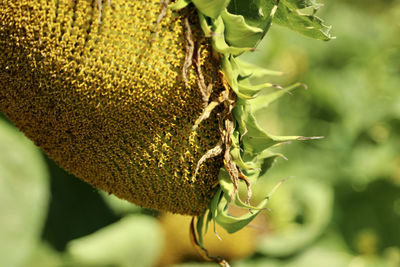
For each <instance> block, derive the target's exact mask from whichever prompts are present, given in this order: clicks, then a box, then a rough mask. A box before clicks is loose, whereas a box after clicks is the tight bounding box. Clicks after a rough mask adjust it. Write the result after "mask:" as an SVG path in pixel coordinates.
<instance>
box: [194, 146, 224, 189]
mask: <svg viewBox="0 0 400 267" xmlns="http://www.w3.org/2000/svg"><path fill="white" fill-rule="evenodd" d="M222 146H223V141H222V140H220V141H219V142H218V144H217V145H216V146H215V147H213V148H211V149H210V150H208V151H207V152H206V153H205V154H204V155H203V156H202V157H201V158H200V159H199V161H198V162H197V166H196V170H195V171H194V174H193V176H192V182H194V180H195V179H196V176H197V173H198V172H199V169H200V165H201V164H203V163H204V162H205V161H206V160H208V159H211V158H213V157H216V156H218V155H220V154H221V153H222V151H223V149H222Z"/></svg>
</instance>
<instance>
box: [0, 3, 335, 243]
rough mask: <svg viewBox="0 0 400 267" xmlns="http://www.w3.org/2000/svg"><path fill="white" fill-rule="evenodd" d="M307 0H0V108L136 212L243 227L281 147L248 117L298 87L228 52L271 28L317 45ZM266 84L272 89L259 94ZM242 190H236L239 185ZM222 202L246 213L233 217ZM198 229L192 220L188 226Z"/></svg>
mask: <svg viewBox="0 0 400 267" xmlns="http://www.w3.org/2000/svg"><path fill="white" fill-rule="evenodd" d="M320 6H321V5H320V4H318V3H317V2H316V1H314V0H281V1H279V0H177V1H168V0H164V1H159V0H135V1H127V0H111V1H110V0H108V1H102V0H91V1H89V0H62V1H60V0H20V1H14V0H3V1H1V2H0V110H1V111H2V112H3V113H4V114H5V115H6V116H7V117H8V118H10V120H12V121H13V122H14V123H15V125H16V126H17V127H18V128H19V129H20V130H21V131H23V132H24V133H25V135H26V136H28V137H29V138H30V139H32V140H33V141H34V142H35V143H36V145H38V146H39V147H41V149H42V150H43V151H44V152H45V153H47V154H48V155H49V156H50V157H51V158H53V159H54V160H55V161H56V162H57V163H58V164H59V165H60V166H62V167H63V168H65V169H66V170H68V171H69V172H71V173H73V174H74V175H76V176H77V177H79V178H81V179H83V180H84V181H86V182H88V183H89V184H91V185H93V186H95V187H97V188H100V189H102V190H104V191H106V192H109V193H111V194H114V195H116V196H118V197H120V198H123V199H126V200H129V201H130V202H132V203H135V204H138V205H140V206H142V207H146V208H151V209H156V210H160V211H169V212H173V213H180V214H186V215H193V216H196V218H197V220H196V221H195V223H194V222H193V224H192V231H193V233H194V235H195V236H196V242H195V243H197V244H198V245H199V246H200V247H203V244H202V235H203V233H204V232H205V231H206V230H207V228H208V224H209V222H210V221H215V222H216V223H218V224H219V225H221V226H222V227H223V228H225V229H226V230H227V231H228V232H235V231H237V230H239V229H241V228H242V227H244V226H245V225H247V224H248V223H249V222H250V221H251V220H252V219H253V218H254V217H255V216H256V215H257V213H258V211H259V210H262V209H264V208H265V205H266V203H267V202H268V199H269V192H266V194H265V195H266V196H265V199H264V200H263V201H261V202H260V203H259V204H258V205H256V206H253V205H251V204H250V201H249V200H250V197H251V185H252V184H254V183H255V182H256V181H257V179H259V178H260V177H261V176H262V175H264V173H265V172H266V171H267V170H268V168H270V166H271V165H272V163H273V162H274V160H275V159H276V158H277V157H279V156H280V155H279V154H277V153H275V152H273V151H272V150H271V148H272V147H274V146H276V145H278V144H280V143H281V142H286V141H289V140H302V139H307V138H305V137H299V136H274V135H271V134H269V133H267V132H266V131H265V130H263V129H261V127H260V126H259V125H258V123H257V120H256V118H255V116H254V113H255V112H256V111H257V110H259V109H262V108H265V107H267V106H268V105H269V104H270V103H271V102H272V101H274V100H275V99H277V98H278V97H280V96H281V95H283V94H285V93H286V92H288V91H289V90H291V89H293V88H295V87H296V86H298V85H293V86H292V87H289V88H285V89H283V88H281V87H279V86H278V85H275V84H271V83H264V84H253V83H252V82H251V81H250V79H251V78H253V77H260V76H263V75H270V74H275V72H272V71H269V70H265V69H261V68H258V67H256V66H253V65H250V64H248V63H246V62H243V61H241V60H240V59H238V56H239V55H241V54H242V53H244V52H250V51H255V48H256V46H257V44H258V43H259V42H260V41H261V39H262V38H263V37H264V36H265V34H266V33H267V31H268V29H269V28H270V26H271V25H272V24H279V25H282V26H285V27H288V28H290V29H292V30H294V31H296V32H298V33H300V34H303V35H305V36H308V37H311V38H315V39H320V40H329V39H331V36H330V34H329V30H330V27H327V26H325V25H324V24H323V22H322V20H321V19H319V18H318V17H317V16H315V13H316V11H317V10H318V9H319V8H320ZM269 87H276V90H275V91H273V92H271V93H269V94H262V95H260V96H259V93H260V92H261V91H262V90H263V89H265V88H269ZM240 183H243V184H244V185H246V187H247V198H245V199H242V198H240V197H239V190H238V188H239V184H240ZM228 205H235V206H238V207H242V208H244V209H245V210H248V213H247V214H245V215H243V216H241V217H234V216H231V215H230V214H229V213H228ZM195 224H196V225H195Z"/></svg>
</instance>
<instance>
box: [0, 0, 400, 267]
mask: <svg viewBox="0 0 400 267" xmlns="http://www.w3.org/2000/svg"><path fill="white" fill-rule="evenodd" d="M319 15H320V17H322V18H324V20H325V21H326V23H327V24H331V25H333V26H334V27H333V35H335V36H336V37H337V39H336V40H332V41H330V42H320V41H315V40H311V39H308V38H305V37H302V36H299V35H297V34H295V33H292V32H290V31H289V30H286V29H284V28H281V27H279V26H275V27H272V29H271V31H270V33H269V34H268V35H267V37H266V38H265V40H264V41H263V42H262V44H261V45H260V46H259V49H258V50H257V51H256V52H255V53H252V54H248V55H243V57H244V58H245V59H246V60H247V61H249V62H252V63H254V64H257V65H260V66H263V67H266V68H269V69H274V70H280V71H284V72H286V74H285V75H283V76H281V77H266V78H265V79H266V80H268V81H273V82H276V83H278V84H281V85H283V86H285V85H289V84H292V83H294V82H296V81H301V82H304V83H305V84H307V86H308V90H305V89H297V90H296V91H294V93H293V95H287V96H285V97H283V98H281V99H280V100H279V101H277V102H276V103H274V104H273V105H272V106H271V107H269V108H268V109H267V110H264V111H262V112H260V114H257V116H258V117H259V119H260V120H261V121H262V125H263V127H265V128H266V129H268V130H269V132H272V133H274V134H287V135H304V136H321V135H322V136H325V138H324V139H322V140H314V141H305V142H297V143H292V144H290V145H285V146H282V147H281V148H279V150H280V151H282V152H283V153H284V154H285V156H286V157H287V158H288V159H289V160H288V161H285V160H278V161H277V163H276V164H275V166H274V167H273V168H272V170H271V171H270V172H268V173H267V174H266V176H265V179H263V180H262V181H261V182H260V184H259V185H257V187H256V188H255V189H254V190H255V191H256V192H255V193H257V189H260V188H266V187H270V188H272V187H273V186H274V185H275V184H276V183H277V182H278V181H279V180H280V179H282V178H284V177H291V176H294V178H293V179H289V180H288V181H287V182H285V183H284V184H283V185H282V186H281V187H280V188H279V190H278V191H277V193H276V194H275V195H274V197H273V199H272V201H271V203H270V206H269V207H270V209H271V210H270V211H266V212H265V213H264V214H262V215H261V216H260V217H261V218H260V219H259V220H258V221H256V222H254V223H253V225H251V226H250V227H248V228H249V229H250V230H248V231H247V232H245V233H244V234H242V235H239V236H235V237H234V238H233V239H232V240H227V241H229V245H223V244H225V243H218V242H214V241H209V242H210V247H211V248H212V247H213V246H214V247H215V248H216V249H215V251H217V252H218V253H220V254H221V255H223V256H225V257H227V258H228V259H231V263H232V265H233V266H238V267H247V266H260V267H261V266H262V267H264V266H266V267H269V266H271V267H280V266H283V267H286V266H287V267H289V266H290V267H295V266H299V267H303V266H304V267H313V266H324V267H326V266H328V267H329V266H332V267H341V266H349V267H364V266H368V267H369V266H388V267H396V266H400V1H398V0H368V1H367V0H352V1H347V0H340V1H329V2H328V1H325V7H324V8H322V13H320V14H319ZM0 191H1V192H0V213H1V219H0V240H1V242H0V266H5V267H6V266H7V267H14V266H15V267H17V266H21V267H35V266H41V267H42V266H44V267H46V266H48V267H52V266H102V267H103V266H116V267H119V266H121V267H125V266H126V267H128V266H138V267H147V266H149V267H150V266H169V265H173V266H215V265H214V264H210V263H202V262H201V261H200V260H199V259H198V258H197V257H196V254H195V253H194V252H193V250H192V249H191V248H188V246H189V245H190V244H189V241H188V240H186V237H187V235H186V233H185V234H181V232H182V231H186V228H187V227H188V226H187V223H188V222H187V219H185V218H181V217H179V216H175V217H174V216H171V215H161V214H158V213H156V212H153V211H149V210H145V209H141V208H139V207H136V206H133V205H130V204H129V203H126V202H124V201H120V200H118V199H115V198H113V197H111V196H107V195H106V194H103V193H102V192H99V191H98V190H96V189H94V188H92V187H90V186H88V185H86V184H85V183H83V182H81V181H80V180H78V179H76V178H74V177H72V176H71V175H69V174H67V173H66V172H65V171H63V170H62V169H60V168H59V167H57V166H56V165H55V164H54V163H53V162H52V161H51V160H50V159H48V158H47V157H46V156H45V155H43V154H42V153H41V152H40V151H39V150H38V149H37V148H36V147H35V146H34V145H33V144H32V143H31V142H30V141H28V140H26V138H25V137H24V136H23V135H22V134H21V133H20V132H18V130H16V129H15V128H14V127H13V126H12V125H11V123H9V122H8V121H7V119H6V118H5V117H4V116H1V115H0ZM181 223H182V225H183V226H181V225H180V224H181ZM182 229H184V230H182ZM251 229H253V230H251ZM174 238H175V239H174ZM211 238H212V237H211ZM235 238H236V239H235ZM184 239H185V240H184ZM227 239H228V237H227ZM223 247H225V250H224V248H223ZM218 249H219V250H218ZM211 251H212V249H211Z"/></svg>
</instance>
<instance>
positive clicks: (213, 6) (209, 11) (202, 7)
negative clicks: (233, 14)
mask: <svg viewBox="0 0 400 267" xmlns="http://www.w3.org/2000/svg"><path fill="white" fill-rule="evenodd" d="M192 2H193V4H194V5H195V6H196V8H197V9H198V10H199V11H200V12H201V13H203V14H204V15H206V16H208V17H210V18H213V19H215V18H217V17H218V16H219V15H220V14H221V13H222V11H223V10H224V9H225V8H226V7H227V6H228V4H229V2H230V0H192Z"/></svg>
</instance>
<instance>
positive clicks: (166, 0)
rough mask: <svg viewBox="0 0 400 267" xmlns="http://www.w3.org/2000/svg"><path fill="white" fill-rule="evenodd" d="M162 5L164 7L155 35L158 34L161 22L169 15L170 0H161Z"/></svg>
mask: <svg viewBox="0 0 400 267" xmlns="http://www.w3.org/2000/svg"><path fill="white" fill-rule="evenodd" d="M160 3H161V6H162V9H161V12H160V15H158V18H157V24H156V29H155V30H154V31H153V32H154V33H156V32H158V30H159V28H160V24H161V21H162V20H163V18H164V17H165V15H167V11H168V4H169V0H161V1H160Z"/></svg>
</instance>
